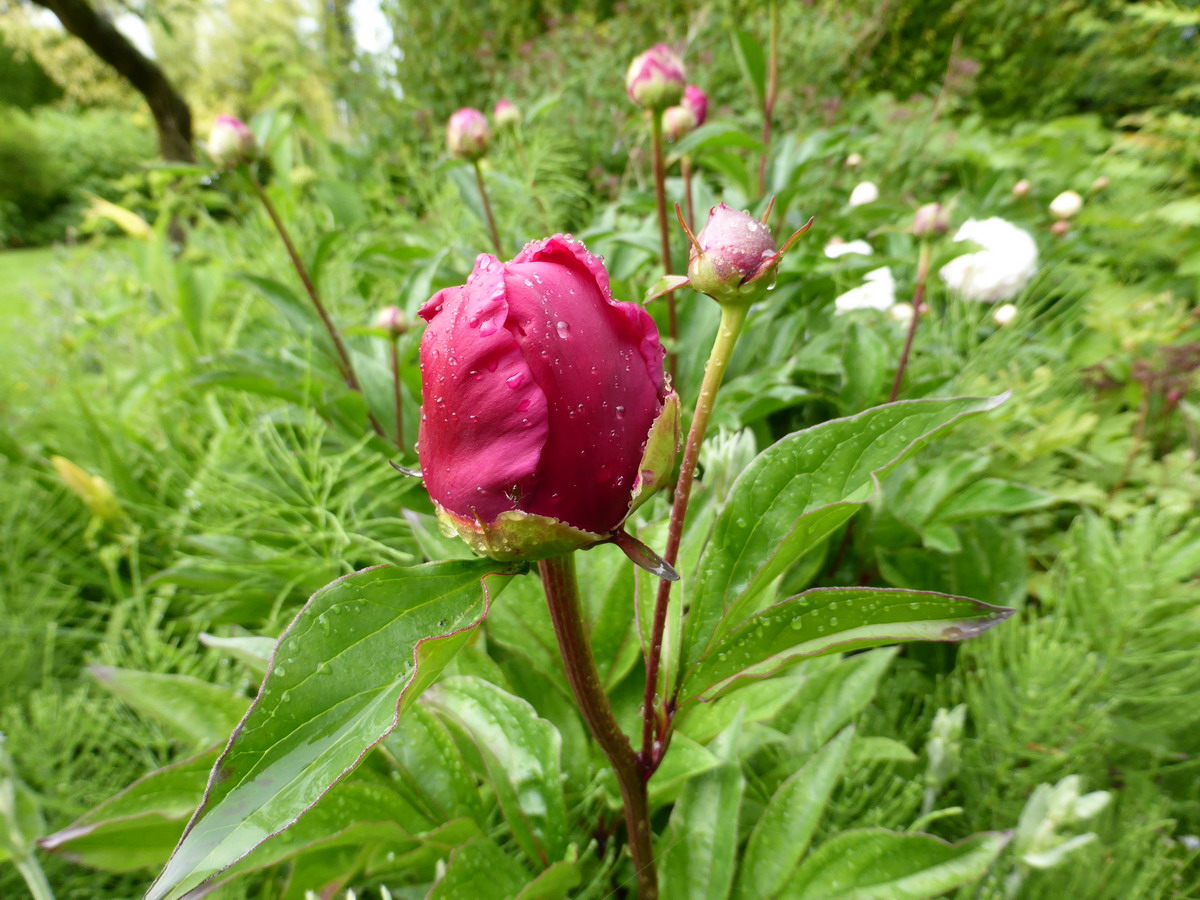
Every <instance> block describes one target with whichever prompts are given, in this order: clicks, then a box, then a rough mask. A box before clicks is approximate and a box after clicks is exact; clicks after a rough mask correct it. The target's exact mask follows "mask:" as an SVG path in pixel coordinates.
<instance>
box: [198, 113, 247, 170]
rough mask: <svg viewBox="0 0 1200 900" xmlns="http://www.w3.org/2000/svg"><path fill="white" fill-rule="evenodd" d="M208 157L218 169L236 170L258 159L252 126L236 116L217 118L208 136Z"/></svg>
mask: <svg viewBox="0 0 1200 900" xmlns="http://www.w3.org/2000/svg"><path fill="white" fill-rule="evenodd" d="M207 150H208V155H209V157H210V158H211V159H212V161H213V163H214V164H215V165H216V166H217V168H218V169H235V168H237V167H238V166H240V165H243V164H245V163H250V162H254V160H255V159H256V158H257V157H258V141H256V140H255V139H254V132H253V131H251V130H250V126H249V125H247V124H246V123H245V122H243V121H242V120H241V119H239V118H236V117H235V116H217V121H216V122H215V123H213V127H212V131H211V132H210V133H209V135H208V144H207Z"/></svg>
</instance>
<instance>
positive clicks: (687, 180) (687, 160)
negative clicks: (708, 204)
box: [679, 156, 696, 228]
mask: <svg viewBox="0 0 1200 900" xmlns="http://www.w3.org/2000/svg"><path fill="white" fill-rule="evenodd" d="M679 168H680V171H681V173H682V174H683V214H684V218H686V219H687V224H688V227H689V228H695V227H696V208H695V206H694V205H693V201H692V158H691V157H690V156H685V157H683V159H681V160H680V161H679Z"/></svg>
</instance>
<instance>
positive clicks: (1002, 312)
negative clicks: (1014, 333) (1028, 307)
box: [992, 303, 1017, 326]
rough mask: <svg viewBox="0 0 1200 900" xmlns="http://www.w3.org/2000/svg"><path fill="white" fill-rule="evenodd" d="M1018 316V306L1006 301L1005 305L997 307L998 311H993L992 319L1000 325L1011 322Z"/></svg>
mask: <svg viewBox="0 0 1200 900" xmlns="http://www.w3.org/2000/svg"><path fill="white" fill-rule="evenodd" d="M1016 317H1017V308H1016V307H1015V306H1013V305H1012V304H1011V303H1005V304H1004V305H1003V306H999V307H997V308H996V311H995V312H993V313H992V321H993V322H995V323H996V324H997V325H1000V326H1004V325H1007V324H1009V323H1010V322H1011V321H1012V320H1013V319H1015V318H1016Z"/></svg>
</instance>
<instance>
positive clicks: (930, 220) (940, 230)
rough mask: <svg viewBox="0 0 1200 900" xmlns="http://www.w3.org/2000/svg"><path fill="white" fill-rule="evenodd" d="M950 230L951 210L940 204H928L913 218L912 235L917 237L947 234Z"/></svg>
mask: <svg viewBox="0 0 1200 900" xmlns="http://www.w3.org/2000/svg"><path fill="white" fill-rule="evenodd" d="M949 230H950V210H948V209H946V207H944V206H942V204H940V203H926V204H925V205H924V206H922V207H921V208H920V209H918V210H917V212H916V215H914V216H913V224H912V233H913V234H915V235H916V236H917V237H926V236H928V235H932V234H945V233H946V232H947V231H949Z"/></svg>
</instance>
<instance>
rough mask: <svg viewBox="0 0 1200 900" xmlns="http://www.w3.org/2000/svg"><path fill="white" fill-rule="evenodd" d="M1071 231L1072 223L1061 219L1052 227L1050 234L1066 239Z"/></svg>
mask: <svg viewBox="0 0 1200 900" xmlns="http://www.w3.org/2000/svg"><path fill="white" fill-rule="evenodd" d="M1070 230H1071V223H1070V222H1068V221H1067V220H1066V219H1059V220H1058V221H1057V222H1055V223H1054V224H1053V225H1051V226H1050V233H1051V234H1053V235H1054V236H1055V237H1066V236H1067V233H1068V232H1069V231H1070Z"/></svg>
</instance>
